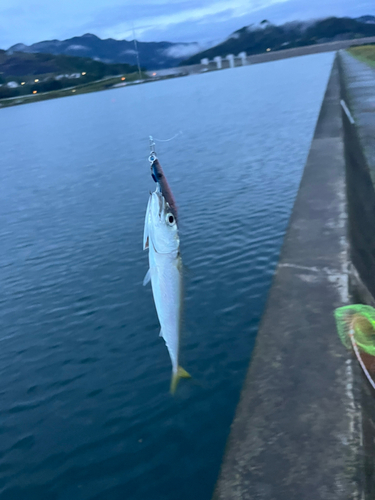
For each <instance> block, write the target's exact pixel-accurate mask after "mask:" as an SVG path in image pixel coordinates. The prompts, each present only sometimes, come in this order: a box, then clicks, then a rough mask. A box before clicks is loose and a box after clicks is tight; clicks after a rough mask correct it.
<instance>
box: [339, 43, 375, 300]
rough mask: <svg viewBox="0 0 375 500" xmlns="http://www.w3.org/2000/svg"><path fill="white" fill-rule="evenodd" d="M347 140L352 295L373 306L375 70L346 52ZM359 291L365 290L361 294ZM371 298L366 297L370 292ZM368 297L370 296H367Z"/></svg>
mask: <svg viewBox="0 0 375 500" xmlns="http://www.w3.org/2000/svg"><path fill="white" fill-rule="evenodd" d="M339 63H340V69H341V97H342V99H343V100H344V101H345V103H346V105H347V106H346V107H347V108H348V109H349V111H350V113H351V115H352V117H353V118H354V123H352V120H350V116H348V115H347V113H346V112H345V111H344V109H343V113H342V119H343V125H344V136H345V158H346V177H347V199H348V215H349V241H350V260H351V262H352V264H353V266H352V269H351V273H350V284H351V287H350V288H351V291H352V292H353V294H354V295H355V296H358V299H359V301H361V302H366V303H369V304H370V305H372V302H373V301H372V300H371V295H372V296H373V297H375V230H374V229H373V228H374V222H375V190H374V182H372V181H375V70H373V69H372V68H370V67H369V66H367V65H366V64H364V63H362V62H360V61H358V60H356V59H354V58H353V57H352V56H350V55H349V54H348V53H346V52H342V53H340V55H339ZM359 288H362V290H361V291H359ZM365 289H367V290H368V292H369V294H366V290H365ZM365 295H366V296H365Z"/></svg>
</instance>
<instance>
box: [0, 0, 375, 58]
mask: <svg viewBox="0 0 375 500" xmlns="http://www.w3.org/2000/svg"><path fill="white" fill-rule="evenodd" d="M365 14H371V15H374V14H375V2H374V0H371V1H370V0H313V1H311V0H226V1H225V0H224V1H223V0H0V48H2V49H8V48H9V47H10V46H12V45H14V44H16V43H24V44H26V45H30V44H32V43H35V42H40V41H44V40H51V39H58V40H64V39H66V38H70V37H73V36H80V35H83V34H85V33H93V34H95V35H97V36H99V37H100V38H115V39H118V40H121V39H127V40H132V39H133V38H134V36H133V33H135V38H136V39H137V40H141V41H145V42H151V41H155V42H159V41H170V42H177V43H183V42H198V43H199V44H200V45H201V46H202V47H206V46H209V45H213V44H215V43H218V42H220V41H222V40H223V39H225V38H226V37H228V36H229V35H230V34H231V33H233V31H236V30H237V29H240V28H242V27H243V26H248V25H250V24H258V23H259V22H260V21H262V20H263V19H268V20H269V21H271V22H272V23H273V24H282V23H284V22H287V21H294V20H309V19H318V18H323V17H328V16H331V15H334V16H338V17H341V16H350V17H356V16H361V15H365ZM133 30H134V31H133Z"/></svg>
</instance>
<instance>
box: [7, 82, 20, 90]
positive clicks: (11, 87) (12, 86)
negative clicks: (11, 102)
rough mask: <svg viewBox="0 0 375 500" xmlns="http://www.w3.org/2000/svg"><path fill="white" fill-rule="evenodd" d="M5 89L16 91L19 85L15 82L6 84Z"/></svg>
mask: <svg viewBox="0 0 375 500" xmlns="http://www.w3.org/2000/svg"><path fill="white" fill-rule="evenodd" d="M7 87H9V88H10V89H16V88H17V87H19V84H18V83H17V82H8V83H7Z"/></svg>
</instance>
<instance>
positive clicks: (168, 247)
mask: <svg viewBox="0 0 375 500" xmlns="http://www.w3.org/2000/svg"><path fill="white" fill-rule="evenodd" d="M164 193H165V191H164ZM164 193H163V192H162V191H161V189H160V184H159V183H158V182H157V184H156V189H155V191H154V192H153V193H151V194H150V197H149V201H148V204H147V209H146V217H145V226H144V234H143V249H144V250H146V249H148V256H149V270H148V272H147V274H146V277H145V279H144V281H143V284H144V285H146V284H147V283H148V282H149V281H151V287H152V293H153V296H154V302H155V307H156V312H157V315H158V319H159V323H160V327H161V330H160V336H161V337H163V339H164V341H165V344H166V346H167V349H168V352H169V356H170V358H171V362H172V379H171V386H170V390H171V393H172V394H174V393H175V391H176V388H177V384H178V382H179V380H180V379H181V378H189V377H190V375H189V373H188V372H187V371H186V370H184V369H183V368H182V367H181V366H180V365H179V347H180V333H181V315H182V261H181V256H180V239H179V235H178V227H177V218H176V211H175V210H176V208H175V207H176V206H175V205H174V209H173V208H172V206H171V205H170V201H171V198H167V199H166V197H165V196H164ZM170 193H171V191H170ZM167 196H168V195H167ZM167 200H168V201H167Z"/></svg>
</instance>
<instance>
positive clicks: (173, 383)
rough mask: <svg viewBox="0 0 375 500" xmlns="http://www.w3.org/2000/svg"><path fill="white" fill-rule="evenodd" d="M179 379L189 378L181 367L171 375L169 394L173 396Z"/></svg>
mask: <svg viewBox="0 0 375 500" xmlns="http://www.w3.org/2000/svg"><path fill="white" fill-rule="evenodd" d="M180 378H191V375H190V374H189V373H188V372H187V371H186V370H184V369H183V368H182V367H181V366H179V367H178V368H177V372H176V373H173V374H172V380H171V393H172V394H174V393H175V392H176V388H177V384H178V381H179V380H180Z"/></svg>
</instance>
